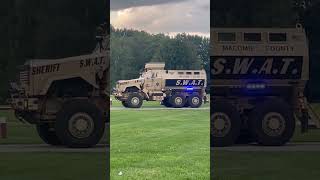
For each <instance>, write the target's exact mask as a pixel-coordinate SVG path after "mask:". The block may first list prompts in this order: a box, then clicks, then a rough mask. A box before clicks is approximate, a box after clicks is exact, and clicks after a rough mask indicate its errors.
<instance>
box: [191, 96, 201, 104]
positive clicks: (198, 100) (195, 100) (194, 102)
mask: <svg viewBox="0 0 320 180" xmlns="http://www.w3.org/2000/svg"><path fill="white" fill-rule="evenodd" d="M191 101H192V104H199V102H200V99H199V98H198V97H193V98H192V100H191Z"/></svg>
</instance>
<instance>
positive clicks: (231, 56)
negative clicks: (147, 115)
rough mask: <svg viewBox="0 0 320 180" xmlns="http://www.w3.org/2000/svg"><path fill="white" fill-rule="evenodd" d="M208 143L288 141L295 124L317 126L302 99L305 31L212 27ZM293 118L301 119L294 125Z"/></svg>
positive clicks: (305, 79) (305, 77) (306, 71)
mask: <svg viewBox="0 0 320 180" xmlns="http://www.w3.org/2000/svg"><path fill="white" fill-rule="evenodd" d="M211 38H212V42H211V55H210V56H211V65H210V66H211V145H212V146H229V145H232V144H234V143H237V142H242V143H243V142H247V143H248V142H257V143H258V144H261V145H267V146H268V145H270V146H277V145H283V144H285V143H287V142H288V141H289V140H290V139H291V137H292V136H293V134H294V131H295V126H296V124H299V123H300V124H301V128H302V131H303V132H305V131H306V130H307V128H308V124H311V123H312V125H314V126H316V127H318V128H319V126H320V124H319V121H318V118H317V115H316V114H315V113H314V111H313V109H312V107H311V106H310V105H309V104H308V102H307V99H306V97H305V87H306V83H307V82H308V79H309V55H308V40H307V37H306V33H305V30H304V28H302V27H301V25H297V27H296V28H212V29H211ZM296 119H298V120H300V121H297V122H296Z"/></svg>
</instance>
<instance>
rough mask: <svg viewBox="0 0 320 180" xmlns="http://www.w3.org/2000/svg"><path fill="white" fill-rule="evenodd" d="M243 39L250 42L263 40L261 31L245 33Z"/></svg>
mask: <svg viewBox="0 0 320 180" xmlns="http://www.w3.org/2000/svg"><path fill="white" fill-rule="evenodd" d="M243 40H244V41H249V42H260V41H261V40H262V38H261V33H243Z"/></svg>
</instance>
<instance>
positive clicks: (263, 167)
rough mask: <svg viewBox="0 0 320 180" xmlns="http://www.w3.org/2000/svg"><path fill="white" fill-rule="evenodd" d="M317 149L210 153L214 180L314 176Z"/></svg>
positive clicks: (314, 179) (296, 179)
mask: <svg viewBox="0 0 320 180" xmlns="http://www.w3.org/2000/svg"><path fill="white" fill-rule="evenodd" d="M319 153H320V152H265V153H263V152H250V153H246V152H224V151H217V152H215V153H214V168H215V171H214V178H213V179H214V180H301V179H307V180H318V179H319V177H320V171H319V162H320V156H319Z"/></svg>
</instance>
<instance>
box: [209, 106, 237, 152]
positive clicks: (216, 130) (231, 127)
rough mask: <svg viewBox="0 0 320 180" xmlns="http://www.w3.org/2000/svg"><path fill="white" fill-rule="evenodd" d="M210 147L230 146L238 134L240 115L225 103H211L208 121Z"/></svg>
mask: <svg viewBox="0 0 320 180" xmlns="http://www.w3.org/2000/svg"><path fill="white" fill-rule="evenodd" d="M210 124H211V127H210V134H211V146H215V147H222V146H231V145H232V144H234V143H235V141H236V140H237V139H238V137H239V134H240V126H241V122H240V114H239V112H238V111H237V109H236V108H235V107H234V106H233V105H231V104H229V103H227V102H219V101H217V102H213V105H212V108H211V121H210Z"/></svg>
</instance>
